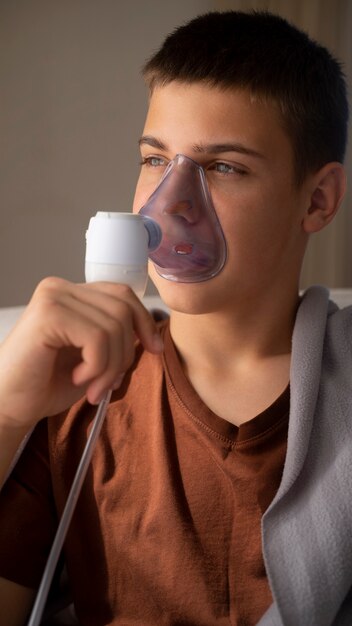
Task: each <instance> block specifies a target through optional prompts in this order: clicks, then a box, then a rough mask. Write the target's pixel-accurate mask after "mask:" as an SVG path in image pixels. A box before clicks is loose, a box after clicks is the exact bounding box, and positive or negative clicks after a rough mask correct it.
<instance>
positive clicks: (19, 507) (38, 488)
mask: <svg viewBox="0 0 352 626" xmlns="http://www.w3.org/2000/svg"><path fill="white" fill-rule="evenodd" d="M57 523H58V522H57V516H56V511H55V505H54V498H53V493H52V483H51V475H50V463H49V453H48V428H47V420H42V421H41V422H39V424H38V425H37V426H36V428H35V430H34V431H33V434H32V436H31V438H30V439H29V441H28V443H27V445H26V447H25V449H24V451H23V453H22V455H21V457H20V459H19V461H18V462H17V465H16V466H15V468H14V470H13V471H12V474H11V475H10V476H9V478H8V479H7V481H6V483H5V485H4V486H3V488H2V490H1V492H0V576H1V577H3V578H7V579H9V580H12V581H14V582H16V583H18V584H20V585H24V586H26V587H31V588H37V587H38V585H39V583H40V580H41V577H42V574H43V571H44V567H45V564H46V561H47V558H48V555H49V551H50V548H51V545H52V542H53V539H54V535H55V531H56V528H57Z"/></svg>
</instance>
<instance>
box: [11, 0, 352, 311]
mask: <svg viewBox="0 0 352 626" xmlns="http://www.w3.org/2000/svg"><path fill="white" fill-rule="evenodd" d="M269 5H270V6H269ZM302 7H306V8H305V9H304V8H302ZM307 7H308V8H307ZM309 7H311V9H310V10H309ZM227 8H240V9H244V10H247V9H251V8H269V9H272V10H274V11H277V12H279V13H282V14H284V15H286V17H289V18H290V19H292V20H293V21H296V22H297V23H298V24H299V25H300V26H303V27H306V26H305V24H306V22H307V20H308V26H307V27H306V29H307V30H310V31H312V32H311V34H313V35H314V36H317V38H320V40H322V41H323V43H326V44H328V45H330V47H332V48H333V49H334V50H335V51H336V53H337V54H340V56H341V58H343V60H344V61H345V63H346V67H347V66H348V71H349V72H351V64H352V48H351V38H350V32H351V27H352V22H351V16H352V13H351V10H352V2H350V1H349V0H345V2H343V1H340V2H339V1H338V0H326V1H322V2H317V1H316V0H304V1H303V0H302V2H301V1H300V0H295V1H294V2H290V0H287V2H284V1H283V0H281V2H280V1H278V0H276V1H274V2H263V1H261V2H260V1H259V2H256V1H255V0H254V1H241V0H239V1H237V2H236V1H233V2H231V1H230V2H226V1H219V0H209V1H205V0H177V2H171V1H170V2H165V0H140V1H138V0H129V2H119V1H118V0H0V138H1V151H0V306H11V305H17V304H24V303H25V302H27V300H28V298H29V296H30V294H31V292H32V291H33V289H34V287H35V285H36V283H37V282H38V281H39V280H40V279H41V278H42V277H44V276H47V275H60V276H63V277H65V278H68V279H70V280H74V281H80V280H83V279H84V272H83V268H84V248H85V241H84V234H85V230H86V227H87V225H88V221H89V218H90V216H91V215H92V214H94V213H95V211H96V210H97V209H106V210H121V211H128V210H130V208H131V204H132V198H133V192H134V186H135V182H136V179H137V175H138V169H139V165H138V160H139V156H138V150H137V140H138V137H139V135H140V132H141V130H142V127H143V122H144V116H145V112H146V102H147V99H146V92H145V88H144V85H143V81H142V80H141V78H140V76H139V73H140V67H141V65H142V64H143V62H144V60H145V59H146V58H147V57H149V56H150V55H151V54H152V52H153V51H154V50H155V49H156V48H157V47H158V46H159V44H160V43H161V41H162V40H163V38H164V37H165V35H166V34H167V33H168V32H170V31H171V30H173V28H174V27H175V26H177V25H179V24H180V23H182V22H184V21H187V20H188V19H190V18H192V17H193V16H195V15H197V14H199V13H201V12H205V11H208V10H211V9H227ZM323 9H324V10H323ZM337 16H338V17H337ZM318 18H319V19H318ZM312 24H314V28H315V29H317V30H318V32H315V30H314V28H313V27H312ZM337 48H338V49H337ZM349 159H351V146H350V148H349ZM336 223H337V226H335V225H331V226H330V227H329V228H328V229H327V232H326V233H324V234H323V235H319V236H316V240H315V241H313V242H312V244H311V249H310V251H309V255H308V257H307V262H306V266H305V268H304V272H303V276H302V286H305V284H309V283H312V282H323V283H326V284H328V285H330V286H331V287H334V286H335V287H344V286H352V246H351V233H352V217H351V196H349V199H348V201H347V202H346V203H345V205H344V207H343V211H341V215H340V216H339V222H336Z"/></svg>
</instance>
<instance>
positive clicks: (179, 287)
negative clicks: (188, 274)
mask: <svg viewBox="0 0 352 626" xmlns="http://www.w3.org/2000/svg"><path fill="white" fill-rule="evenodd" d="M149 275H150V278H151V281H152V282H153V284H154V286H155V287H156V289H157V291H158V293H159V295H160V298H161V299H162V301H163V302H164V304H165V305H166V306H167V307H168V308H169V309H170V311H175V312H178V313H185V314H188V315H201V314H206V313H211V312H215V311H216V310H217V308H218V307H217V304H216V299H215V300H214V294H212V291H213V290H212V288H211V283H214V279H210V280H206V281H202V282H198V283H182V282H178V281H172V280H167V279H166V278H163V277H162V276H160V275H159V274H158V273H157V272H156V270H155V269H154V268H152V271H150V274H149Z"/></svg>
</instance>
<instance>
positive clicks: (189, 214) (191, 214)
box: [163, 200, 198, 224]
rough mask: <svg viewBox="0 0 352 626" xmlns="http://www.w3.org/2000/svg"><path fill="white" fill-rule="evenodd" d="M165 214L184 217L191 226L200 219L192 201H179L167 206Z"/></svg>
mask: <svg viewBox="0 0 352 626" xmlns="http://www.w3.org/2000/svg"><path fill="white" fill-rule="evenodd" d="M163 213H164V214H166V215H173V216H177V217H183V218H184V219H185V220H186V221H187V222H188V223H190V224H194V223H195V222H196V221H197V219H198V216H197V213H198V211H197V210H196V209H195V208H194V207H193V206H192V202H191V201H190V200H177V201H174V202H172V203H171V204H166V206H165V207H164V210H163Z"/></svg>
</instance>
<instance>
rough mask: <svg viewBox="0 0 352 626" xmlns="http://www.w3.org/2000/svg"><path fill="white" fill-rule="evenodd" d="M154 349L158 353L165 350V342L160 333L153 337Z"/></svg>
mask: <svg viewBox="0 0 352 626" xmlns="http://www.w3.org/2000/svg"><path fill="white" fill-rule="evenodd" d="M153 348H154V350H155V351H156V352H162V350H163V349H164V342H163V340H162V338H161V337H160V335H159V333H155V335H154V337H153Z"/></svg>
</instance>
